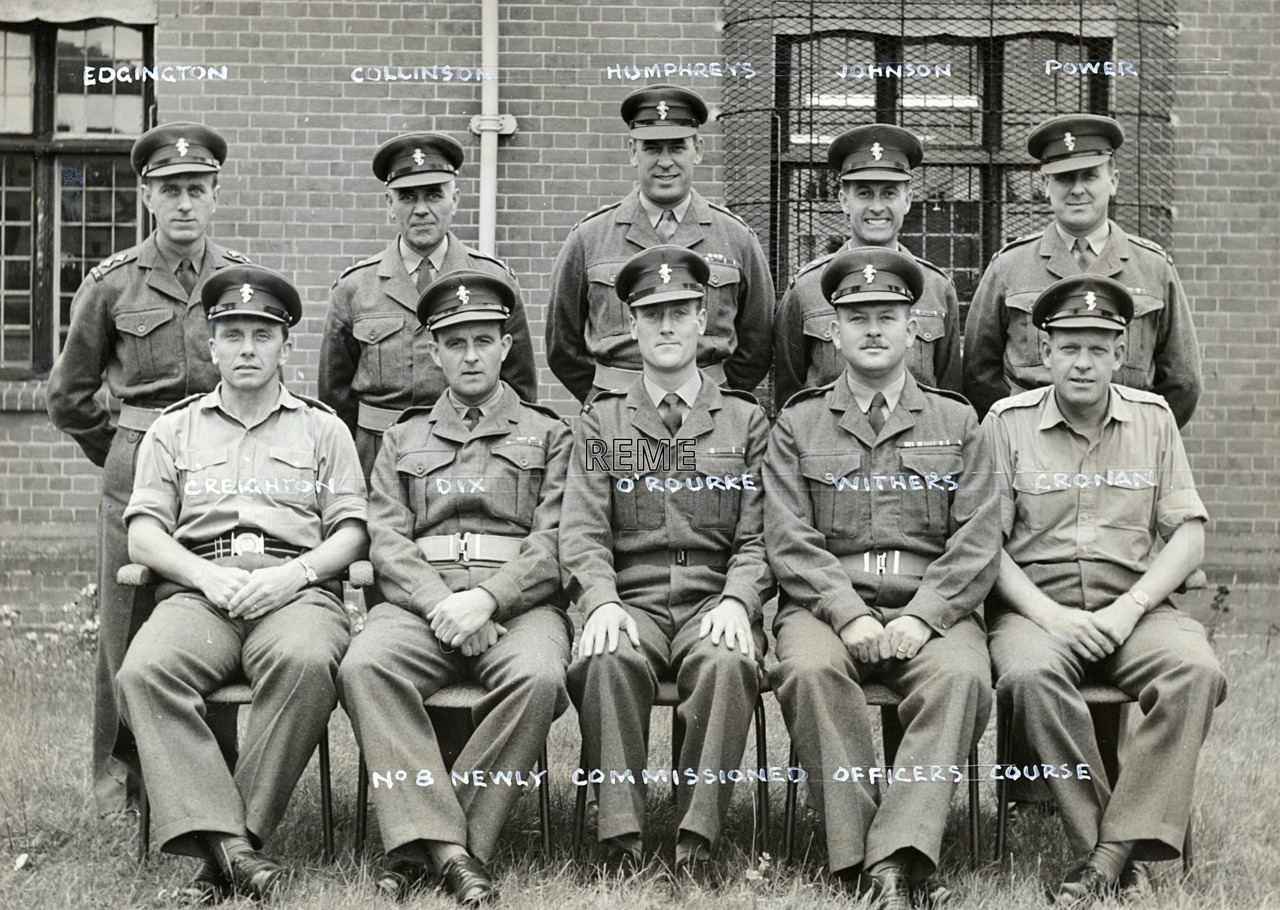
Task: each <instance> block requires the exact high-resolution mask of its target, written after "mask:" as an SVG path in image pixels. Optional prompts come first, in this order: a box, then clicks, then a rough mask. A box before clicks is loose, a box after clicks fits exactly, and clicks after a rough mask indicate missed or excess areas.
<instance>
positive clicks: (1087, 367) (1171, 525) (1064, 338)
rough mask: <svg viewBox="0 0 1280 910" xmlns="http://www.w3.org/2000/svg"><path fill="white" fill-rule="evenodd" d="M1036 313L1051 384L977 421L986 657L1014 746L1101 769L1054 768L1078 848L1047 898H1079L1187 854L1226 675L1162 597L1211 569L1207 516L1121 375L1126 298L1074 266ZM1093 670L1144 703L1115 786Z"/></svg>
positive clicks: (1157, 412)
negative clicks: (997, 521) (1108, 771)
mask: <svg viewBox="0 0 1280 910" xmlns="http://www.w3.org/2000/svg"><path fill="white" fill-rule="evenodd" d="M1031 318H1032V321H1033V324H1034V325H1035V327H1036V328H1037V329H1039V330H1041V331H1044V332H1045V333H1047V336H1046V337H1045V338H1044V339H1042V340H1041V342H1040V356H1041V359H1042V361H1043V364H1044V366H1045V368H1046V369H1047V370H1048V371H1049V376H1050V378H1051V380H1052V385H1049V386H1045V387H1043V388H1039V389H1033V390H1031V391H1029V392H1024V393H1022V394H1020V395H1015V396H1013V397H1011V398H1006V399H1004V400H1003V401H999V402H997V403H996V404H995V405H994V406H993V407H992V408H991V412H990V413H989V414H988V415H987V418H986V421H985V422H984V424H983V433H984V437H985V440H986V442H987V445H988V447H989V448H990V450H991V457H992V460H993V461H994V464H995V480H996V484H997V487H998V489H999V493H1000V498H1001V500H1002V508H1001V514H1002V516H1003V523H1004V550H1003V552H1002V553H1001V556H1000V571H999V575H998V577H997V579H996V585H995V592H994V593H995V597H994V598H993V601H994V603H993V609H992V610H991V613H990V616H991V639H990V647H991V661H992V665H993V667H994V668H995V673H996V698H997V699H998V700H999V704H1000V709H1001V710H1002V711H1008V712H1011V713H1012V718H1013V731H1014V737H1015V742H1017V741H1021V742H1022V743H1023V744H1024V745H1025V747H1026V748H1027V749H1028V750H1029V751H1030V753H1031V754H1032V755H1034V756H1038V758H1039V760H1041V761H1044V762H1047V763H1051V764H1056V763H1058V762H1063V761H1067V762H1071V763H1072V764H1076V763H1083V764H1085V765H1087V766H1088V767H1089V768H1090V769H1096V772H1095V773H1093V774H1090V775H1089V776H1088V777H1084V776H1073V777H1071V778H1069V779H1068V778H1060V777H1056V776H1047V777H1046V783H1047V784H1048V786H1049V788H1050V790H1051V791H1052V793H1053V796H1054V799H1055V800H1056V801H1057V804H1058V808H1059V811H1060V814H1061V815H1062V820H1063V823H1064V825H1065V826H1066V829H1067V835H1068V837H1069V839H1070V842H1071V846H1072V848H1073V849H1074V850H1075V851H1076V852H1077V853H1078V854H1079V855H1081V856H1084V857H1085V858H1084V859H1083V860H1082V861H1081V862H1080V863H1079V864H1077V865H1076V866H1075V867H1074V868H1073V869H1072V870H1071V871H1070V872H1069V873H1068V874H1067V875H1066V877H1065V878H1064V880H1063V882H1062V884H1061V886H1060V887H1058V888H1057V890H1056V891H1055V892H1052V893H1051V896H1052V897H1053V898H1054V900H1055V902H1056V903H1057V904H1058V905H1060V906H1064V907H1071V908H1077V907H1083V906H1086V905H1088V904H1091V903H1093V902H1094V901H1096V900H1101V899H1103V898H1107V897H1112V896H1115V895H1116V894H1117V892H1119V891H1121V890H1122V889H1123V888H1124V886H1126V885H1127V884H1128V883H1129V882H1130V881H1131V880H1133V875H1134V869H1133V862H1134V861H1137V860H1161V859H1176V858H1177V857H1178V856H1179V855H1180V853H1181V848H1182V843H1183V836H1184V834H1185V832H1186V828H1187V821H1188V818H1189V817H1190V814H1191V793H1192V787H1193V784H1194V781H1195V772H1196V762H1197V758H1198V756H1199V753H1200V746H1201V744H1202V743H1203V741H1204V738H1205V736H1206V735H1207V734H1208V732H1209V724H1210V721H1211V719H1212V718H1213V710H1214V707H1215V706H1216V705H1218V704H1220V703H1221V702H1222V700H1223V698H1225V696H1226V679H1225V678H1224V676H1223V674H1222V668H1221V667H1220V666H1219V665H1218V661H1217V658H1215V657H1214V654H1213V649H1212V648H1211V647H1210V646H1209V642H1208V641H1207V639H1206V637H1205V632H1204V629H1203V627H1202V626H1201V625H1200V624H1199V623H1198V622H1196V621H1195V620H1194V619H1192V618H1191V617H1189V616H1185V615H1183V614H1182V613H1180V612H1179V611H1178V610H1177V609H1175V608H1174V607H1173V605H1172V604H1170V603H1169V601H1168V597H1169V595H1170V594H1171V593H1173V591H1174V590H1175V589H1176V588H1177V587H1178V586H1179V585H1180V584H1181V583H1182V582H1183V581H1184V580H1185V579H1186V577H1187V575H1188V574H1190V573H1191V572H1193V571H1194V570H1195V569H1196V568H1197V567H1198V566H1199V565H1200V561H1201V559H1202V558H1203V556H1204V522H1205V520H1206V519H1207V518H1208V514H1207V513H1206V512H1205V509H1204V505H1203V504H1202V503H1201V501H1200V497H1199V496H1198V495H1197V494H1196V491H1195V486H1194V484H1193V483H1192V480H1191V469H1190V467H1189V466H1188V464H1187V457H1186V453H1185V452H1184V451H1183V447H1182V438H1181V437H1180V436H1179V435H1178V428H1177V424H1176V421H1175V419H1174V416H1173V413H1172V411H1171V410H1170V408H1169V405H1168V403H1167V402H1166V401H1165V400H1164V399H1163V398H1161V397H1160V396H1159V395H1156V394H1153V393H1151V392H1143V391H1139V390H1137V389H1132V388H1129V387H1127V386H1122V385H1119V384H1116V383H1113V382H1112V381H1111V380H1112V377H1113V376H1114V375H1115V373H1116V371H1117V370H1118V369H1119V368H1120V365H1121V364H1122V363H1123V362H1124V358H1125V341H1124V339H1125V328H1126V326H1128V325H1129V324H1130V320H1131V319H1132V318H1134V301H1133V297H1132V296H1131V294H1130V292H1129V290H1128V288H1126V287H1125V286H1124V285H1122V284H1120V283H1119V282H1118V281H1113V280H1111V279H1110V278H1105V277H1102V276H1095V275H1081V276H1076V277H1072V278H1064V279H1063V280H1062V281H1059V282H1057V283H1055V284H1053V285H1051V286H1050V287H1049V288H1047V289H1046V290H1045V291H1044V292H1043V293H1042V294H1040V295H1039V297H1038V298H1037V299H1036V302H1035V305H1034V307H1033V309H1032V313H1031ZM1158 541H1160V542H1162V543H1163V547H1161V544H1160V543H1158ZM1092 680H1097V681H1102V682H1107V683H1110V684H1112V685H1115V686H1118V687H1120V688H1121V689H1123V690H1125V691H1126V692H1127V693H1129V694H1130V695H1132V696H1133V697H1134V698H1135V699H1136V700H1137V709H1136V710H1135V711H1133V712H1132V715H1133V716H1132V717H1131V719H1130V725H1129V728H1128V731H1127V735H1126V736H1125V738H1124V741H1123V743H1122V744H1121V746H1120V754H1119V759H1120V776H1119V778H1118V779H1117V781H1116V785H1115V789H1114V790H1113V789H1112V788H1111V787H1110V785H1109V784H1108V782H1107V779H1106V775H1105V774H1104V773H1102V768H1103V765H1102V756H1101V754H1100V753H1099V751H1098V744H1097V741H1096V739H1095V736H1094V728H1093V723H1092V721H1091V720H1090V716H1089V708H1088V706H1087V705H1086V704H1085V702H1084V698H1083V697H1082V696H1081V695H1080V691H1079V687H1080V684H1081V683H1082V682H1086V681H1092Z"/></svg>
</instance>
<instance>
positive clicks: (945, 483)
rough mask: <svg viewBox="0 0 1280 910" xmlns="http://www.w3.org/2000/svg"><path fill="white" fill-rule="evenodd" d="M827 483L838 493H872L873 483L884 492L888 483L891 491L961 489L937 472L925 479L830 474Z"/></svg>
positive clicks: (926, 475) (912, 475) (946, 475)
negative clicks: (853, 491)
mask: <svg viewBox="0 0 1280 910" xmlns="http://www.w3.org/2000/svg"><path fill="white" fill-rule="evenodd" d="M826 481H827V483H829V484H831V485H832V486H834V487H835V488H836V492H840V491H843V490H865V491H866V492H868V493H870V492H871V485H872V484H873V483H874V484H875V488H876V489H877V490H883V489H885V483H886V481H887V482H888V484H889V486H888V489H890V490H946V491H948V492H951V491H955V490H958V489H960V484H958V483H956V481H955V480H954V479H953V478H952V477H951V475H950V474H938V473H937V472H935V471H930V472H929V473H928V474H925V475H924V476H923V477H921V476H920V475H918V474H855V475H853V476H852V477H837V476H835V475H834V474H830V473H828V474H827V476H826Z"/></svg>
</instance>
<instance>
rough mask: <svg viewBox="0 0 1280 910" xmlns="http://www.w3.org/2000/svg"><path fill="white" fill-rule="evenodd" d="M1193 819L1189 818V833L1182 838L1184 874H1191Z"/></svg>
mask: <svg viewBox="0 0 1280 910" xmlns="http://www.w3.org/2000/svg"><path fill="white" fill-rule="evenodd" d="M1191 862H1192V857H1191V819H1190V818H1188V819H1187V835H1186V837H1184V838H1183V839H1182V874H1183V875H1190V874H1191Z"/></svg>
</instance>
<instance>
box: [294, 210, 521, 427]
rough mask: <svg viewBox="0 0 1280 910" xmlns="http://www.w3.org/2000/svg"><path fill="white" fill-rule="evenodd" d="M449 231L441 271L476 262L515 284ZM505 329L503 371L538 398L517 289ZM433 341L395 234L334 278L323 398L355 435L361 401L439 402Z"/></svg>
mask: <svg viewBox="0 0 1280 910" xmlns="http://www.w3.org/2000/svg"><path fill="white" fill-rule="evenodd" d="M448 238H449V248H448V251H447V252H446V253H445V257H444V263H443V267H442V268H441V270H440V274H441V275H443V274H445V273H446V272H454V271H457V270H459V269H476V270H478V271H481V272H490V273H492V274H495V275H501V276H503V277H504V278H507V279H508V280H510V281H512V282H513V283H515V281H516V278H515V275H514V274H513V273H512V272H511V270H510V269H509V268H507V266H506V264H505V263H503V262H502V261H500V260H498V259H493V258H491V257H489V256H485V255H483V254H482V253H478V252H476V251H475V250H472V249H468V248H467V247H465V246H463V244H462V241H461V240H459V239H458V238H457V237H456V236H455V235H454V234H453V233H452V232H450V233H449V235H448ZM517 288H518V284H517ZM504 331H505V332H507V333H508V334H510V335H511V352H510V353H509V354H508V355H507V359H506V361H504V362H503V364H502V378H503V380H504V381H505V382H506V383H507V384H508V385H510V386H511V387H512V388H513V389H515V390H516V392H518V393H519V395H520V397H521V398H523V399H524V400H525V401H537V400H538V370H537V367H536V366H535V365H534V362H533V343H532V341H531V340H530V338H529V320H528V317H527V316H526V315H525V311H524V302H523V300H522V296H521V295H520V294H519V293H517V294H516V302H515V306H514V307H513V308H512V310H511V315H510V316H508V317H507V323H506V327H505V329H504ZM430 340H431V332H430V331H428V330H427V329H426V328H425V327H423V326H421V325H419V323H418V289H417V287H416V286H415V284H414V281H413V276H411V275H410V274H409V273H408V272H406V271H405V270H404V260H403V259H401V257H400V238H399V237H396V239H395V240H393V241H391V244H390V245H389V246H388V247H387V248H386V249H385V250H383V251H382V253H381V254H379V255H377V256H373V257H371V258H369V259H366V260H364V261H363V262H359V263H356V264H355V265H353V266H352V267H351V268H349V269H347V270H346V271H345V272H343V273H342V274H341V275H340V276H339V277H338V280H337V281H335V282H334V284H333V289H332V290H331V291H330V293H329V313H328V316H327V317H326V319H325V324H324V335H323V337H322V338H321V339H320V378H319V395H320V400H321V401H323V402H324V403H325V404H327V405H329V406H330V407H332V408H333V409H334V410H335V411H337V412H338V416H339V417H341V418H342V420H343V422H344V423H346V425H347V428H348V429H349V430H351V432H352V433H353V434H354V433H355V431H356V420H357V416H358V414H359V409H360V402H362V401H363V402H364V403H365V404H368V405H372V406H374V407H377V408H387V409H389V410H404V409H405V408H409V407H422V406H427V407H429V406H431V405H433V404H435V402H436V399H438V398H439V397H440V396H441V395H442V394H444V390H445V381H444V374H443V373H442V372H441V371H440V368H439V367H438V366H436V364H435V361H433V360H432V359H431V354H430V353H429V352H428V351H427V342H428V341H430Z"/></svg>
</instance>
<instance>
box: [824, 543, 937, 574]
mask: <svg viewBox="0 0 1280 910" xmlns="http://www.w3.org/2000/svg"><path fill="white" fill-rule="evenodd" d="M839 559H840V565H842V566H844V568H845V571H848V572H866V573H867V574H868V575H911V576H914V577H915V578H922V577H923V576H924V573H925V570H926V569H928V568H929V566H930V565H931V564H932V563H933V560H934V557H932V556H921V555H920V554H919V553H912V552H910V551H908V550H884V551H882V552H879V553H877V552H875V551H872V550H868V551H867V552H865V553H847V554H845V555H844V556H841V557H839Z"/></svg>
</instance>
